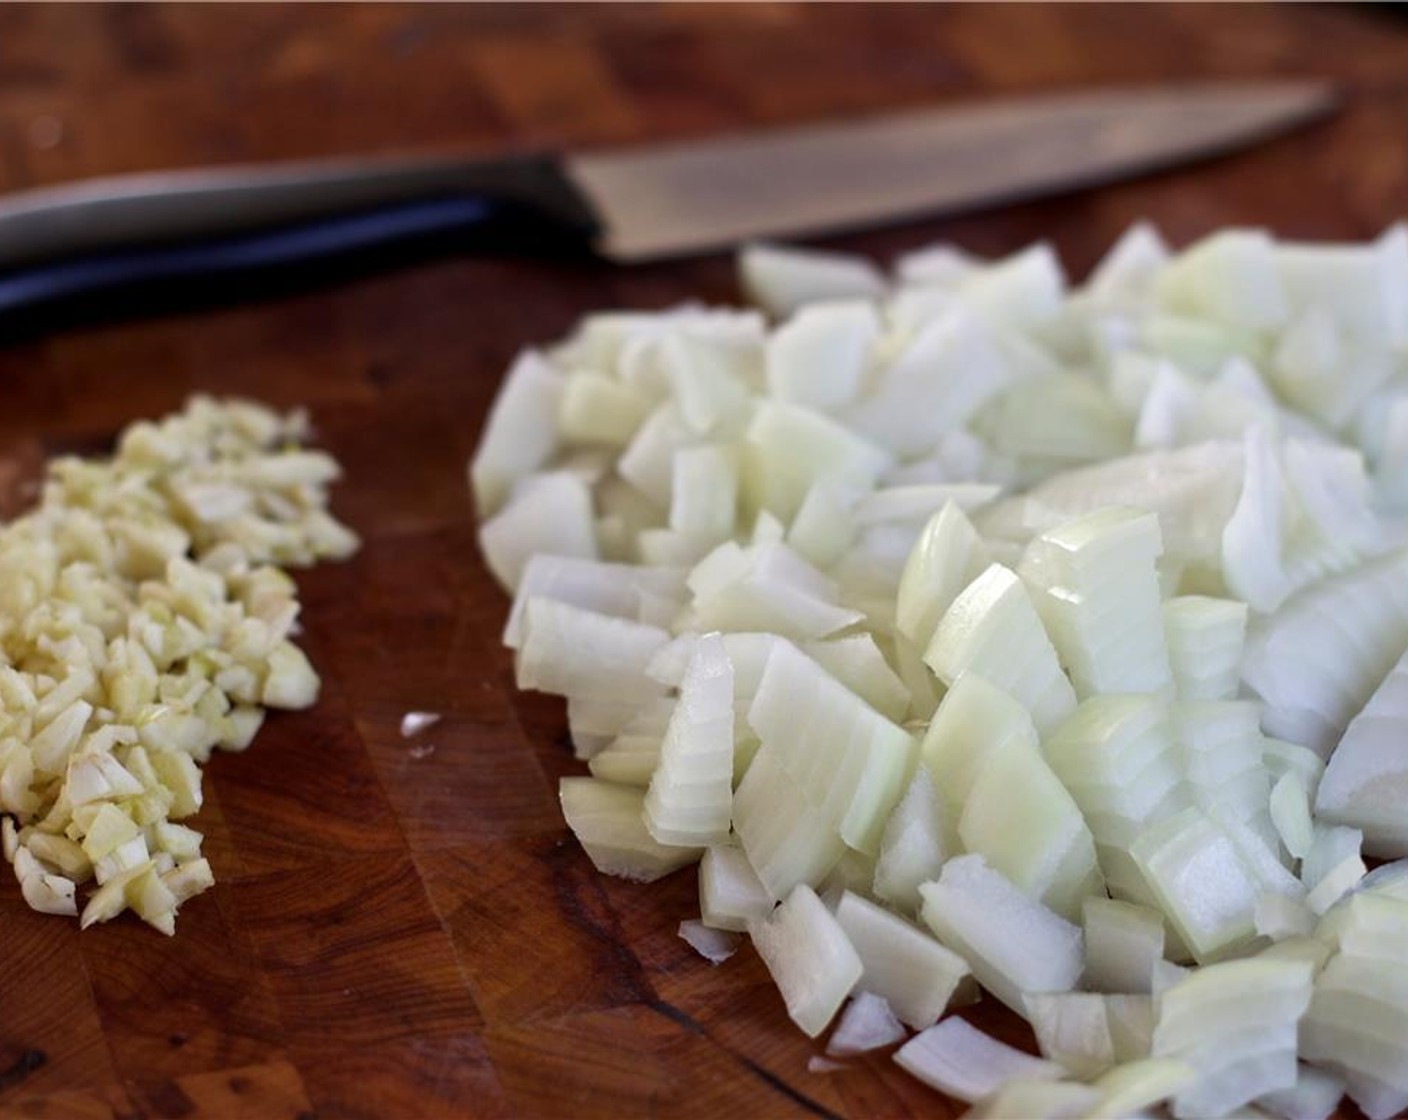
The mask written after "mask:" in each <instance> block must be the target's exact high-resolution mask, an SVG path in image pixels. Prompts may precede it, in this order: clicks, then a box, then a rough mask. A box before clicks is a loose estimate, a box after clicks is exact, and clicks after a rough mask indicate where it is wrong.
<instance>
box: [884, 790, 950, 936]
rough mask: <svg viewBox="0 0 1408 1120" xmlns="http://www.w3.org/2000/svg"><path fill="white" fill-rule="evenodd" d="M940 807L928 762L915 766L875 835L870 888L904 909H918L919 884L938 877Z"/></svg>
mask: <svg viewBox="0 0 1408 1120" xmlns="http://www.w3.org/2000/svg"><path fill="white" fill-rule="evenodd" d="M951 831H952V829H951V828H950V829H946V828H945V827H944V808H943V805H942V803H941V802H940V800H939V797H938V794H937V793H936V792H935V790H934V779H933V777H932V776H931V775H930V772H929V768H928V767H927V766H920V767H918V768H917V769H916V770H915V772H914V777H913V778H912V779H911V780H910V783H909V788H908V789H906V790H905V793H904V796H903V797H901V798H900V800H899V803H898V804H897V805H896V806H895V807H894V809H893V810H891V812H890V817H889V819H888V820H887V821H886V822H885V832H884V834H883V835H882V836H881V838H880V855H879V858H878V859H877V860H876V862H875V881H874V885H873V890H874V894H875V896H876V898H879V899H881V900H882V901H884V902H887V903H889V904H890V905H891V906H893V907H895V908H896V909H898V910H900V911H902V912H904V913H906V914H917V913H918V912H919V905H920V901H921V900H920V897H919V887H920V885H921V884H923V883H927V882H930V881H931V880H933V879H937V878H938V877H939V872H940V871H942V870H943V865H944V860H945V859H946V858H947V856H948V852H949V851H950V839H949V833H950V832H951Z"/></svg>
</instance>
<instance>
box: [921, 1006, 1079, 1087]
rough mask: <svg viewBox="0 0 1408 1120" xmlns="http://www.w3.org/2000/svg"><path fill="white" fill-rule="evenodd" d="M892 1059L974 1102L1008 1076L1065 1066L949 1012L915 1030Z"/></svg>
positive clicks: (1045, 1074) (1046, 1077) (1051, 1073)
mask: <svg viewBox="0 0 1408 1120" xmlns="http://www.w3.org/2000/svg"><path fill="white" fill-rule="evenodd" d="M895 1061H896V1062H897V1063H898V1064H899V1065H900V1066H901V1068H903V1069H904V1070H906V1071H907V1072H909V1073H911V1074H913V1075H914V1076H915V1077H917V1078H918V1079H919V1080H920V1081H922V1082H924V1084H926V1085H929V1086H931V1087H933V1088H935V1089H937V1090H939V1092H941V1093H946V1094H947V1095H948V1096H950V1097H954V1098H956V1099H958V1100H960V1101H967V1102H968V1103H969V1104H973V1103H975V1102H977V1101H980V1100H983V1099H984V1098H986V1097H990V1096H992V1095H993V1094H994V1093H996V1092H998V1091H999V1090H1000V1089H1001V1088H1002V1087H1003V1086H1004V1085H1007V1084H1008V1083H1009V1082H1013V1081H1056V1080H1059V1079H1060V1078H1061V1077H1062V1076H1064V1073H1065V1071H1064V1070H1063V1069H1062V1068H1061V1067H1060V1066H1058V1065H1056V1064H1055V1063H1054V1062H1046V1061H1042V1060H1041V1059H1040V1058H1034V1057H1032V1056H1031V1055H1030V1054H1025V1053H1023V1052H1022V1051H1021V1050H1014V1049H1013V1048H1012V1047H1011V1046H1008V1045H1006V1044H1005V1043H1001V1042H998V1041H997V1039H995V1038H993V1037H992V1036H991V1035H986V1034H984V1033H983V1032H982V1031H980V1030H978V1029H977V1028H976V1027H973V1026H971V1025H970V1024H968V1023H967V1022H965V1021H964V1020H963V1019H959V1018H956V1017H950V1018H948V1019H945V1020H944V1021H943V1022H942V1023H939V1024H938V1025H937V1026H933V1027H930V1028H929V1029H928V1030H926V1031H922V1032H920V1033H919V1034H917V1035H915V1036H914V1037H913V1038H911V1039H910V1040H909V1041H908V1042H906V1043H905V1044H904V1045H903V1046H901V1047H900V1048H899V1049H898V1050H897V1051H895Z"/></svg>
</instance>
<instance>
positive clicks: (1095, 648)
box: [1021, 507, 1171, 697]
mask: <svg viewBox="0 0 1408 1120" xmlns="http://www.w3.org/2000/svg"><path fill="white" fill-rule="evenodd" d="M1162 552H1163V540H1162V537H1161V536H1160V533H1159V522H1158V518H1156V517H1155V516H1154V515H1153V514H1150V513H1145V512H1144V511H1142V510H1136V509H1121V508H1119V507H1112V508H1109V509H1104V510H1100V511H1097V512H1095V513H1091V514H1087V515H1085V516H1084V517H1080V518H1077V519H1075V520H1074V521H1070V522H1067V523H1065V524H1064V525H1061V526H1058V527H1056V528H1054V529H1049V530H1047V531H1046V532H1045V533H1043V534H1042V535H1041V536H1039V537H1037V538H1036V539H1035V540H1034V541H1032V543H1031V544H1030V545H1028V546H1027V554H1026V556H1025V557H1024V558H1023V560H1022V565H1021V573H1022V576H1023V578H1024V579H1025V580H1026V581H1027V583H1028V585H1029V586H1031V587H1032V588H1034V589H1035V590H1034V602H1035V603H1036V606H1037V610H1038V612H1039V613H1040V614H1041V616H1042V619H1043V621H1044V622H1045V623H1046V627H1047V630H1048V631H1049V632H1050V634H1051V638H1052V641H1053V643H1054V644H1055V646H1056V650H1057V652H1058V653H1059V654H1060V657H1061V661H1062V663H1063V664H1064V665H1065V666H1066V667H1067V668H1068V669H1069V670H1070V672H1071V679H1072V681H1073V683H1074V684H1075V687H1076V693H1077V695H1079V696H1081V697H1085V696H1089V695H1092V694H1094V693H1097V692H1118V693H1136V692H1163V691H1165V690H1166V689H1167V688H1168V687H1169V685H1170V683H1171V675H1170V670H1169V661H1168V654H1167V651H1166V649H1165V646H1164V639H1163V631H1162V627H1161V625H1160V621H1161V610H1160V604H1159V580H1158V573H1157V571H1156V570H1155V562H1156V561H1157V559H1158V557H1159V556H1160V555H1161V554H1162Z"/></svg>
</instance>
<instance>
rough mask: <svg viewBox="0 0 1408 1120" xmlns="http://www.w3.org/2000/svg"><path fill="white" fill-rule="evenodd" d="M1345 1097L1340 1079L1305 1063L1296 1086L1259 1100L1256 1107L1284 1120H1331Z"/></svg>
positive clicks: (1301, 1065) (1301, 1067)
mask: <svg viewBox="0 0 1408 1120" xmlns="http://www.w3.org/2000/svg"><path fill="white" fill-rule="evenodd" d="M1343 1096H1344V1082H1343V1081H1342V1080H1341V1079H1340V1078H1338V1077H1336V1076H1335V1075H1334V1074H1332V1073H1326V1072H1325V1071H1324V1070H1322V1069H1316V1068H1315V1067H1314V1066H1312V1065H1307V1064H1306V1063H1304V1062H1301V1063H1300V1065H1299V1066H1297V1067H1296V1083H1295V1085H1293V1086H1292V1087H1291V1088H1289V1089H1278V1090H1276V1091H1275V1092H1274V1093H1266V1094H1265V1095H1263V1096H1260V1097H1258V1098H1257V1099H1256V1106H1257V1107H1258V1108H1261V1109H1265V1110H1266V1111H1267V1112H1269V1113H1271V1115H1273V1116H1280V1117H1282V1120H1329V1118H1330V1117H1331V1116H1332V1115H1333V1114H1334V1111H1335V1109H1336V1108H1337V1107H1338V1106H1339V1103H1340V1098H1341V1097H1343Z"/></svg>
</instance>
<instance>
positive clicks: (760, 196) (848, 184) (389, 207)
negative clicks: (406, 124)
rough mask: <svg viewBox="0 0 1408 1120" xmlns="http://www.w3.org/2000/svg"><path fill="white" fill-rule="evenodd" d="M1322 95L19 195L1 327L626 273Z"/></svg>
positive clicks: (1211, 137) (1275, 117)
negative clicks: (445, 276) (53, 316)
mask: <svg viewBox="0 0 1408 1120" xmlns="http://www.w3.org/2000/svg"><path fill="white" fill-rule="evenodd" d="M1333 100H1334V98H1333V93H1332V91H1331V90H1330V89H1329V87H1328V86H1326V85H1325V84H1323V83H1319V82H1298V81H1283V82H1271V81H1267V82H1249V83H1236V84H1208V85H1200V86H1180V87H1170V88H1163V89H1142V90H1107V91H1102V92H1096V93H1083V94H1069V95H1060V96H1043V97H1030V98H1020V99H1012V100H1005V101H998V102H986V103H981V104H975V105H970V106H963V107H957V108H947V109H927V110H920V111H914V112H907V113H902V114H891V115H883V116H875V117H871V118H868V119H861V120H857V121H853V122H849V123H844V124H826V125H814V126H807V127H802V128H794V129H787V130H779V131H772V132H761V133H750V134H743V135H737V136H722V137H714V138H708V139H703V140H696V141H688V142H683V143H671V144H662V145H655V146H643V147H638V148H626V149H621V150H605V151H592V152H586V153H581V154H575V155H567V156H562V157H555V156H508V157H505V158H500V159H493V160H467V159H452V158H431V159H401V160H387V159H351V160H337V161H325V162H310V163H296V164H295V163H290V164H266V165H255V166H233V167H220V168H210V169H201V170H191V171H172V172H159V173H154V174H143V175H132V176H123V177H118V178H108V179H95V180H89V181H86V182H79V183H75V184H70V185H65V186H60V187H54V188H46V189H41V190H34V191H28V192H23V193H17V194H12V195H9V196H0V325H3V324H7V323H8V324H10V325H13V324H14V323H15V322H17V321H18V322H23V321H25V320H27V319H29V318H30V317H32V316H36V315H42V314H44V313H53V312H55V311H60V312H62V311H64V310H68V311H74V310H77V313H78V314H79V315H82V314H83V313H84V311H85V310H86V311H88V312H92V311H98V312H99V313H102V311H103V309H104V308H106V309H107V310H109V311H111V310H112V309H117V310H118V311H126V310H151V309H153V308H158V307H163V306H167V305H169V304H171V303H173V302H175V303H180V304H187V303H189V302H192V301H193V300H196V301H207V300H208V299H211V298H214V299H220V298H226V297H230V296H233V297H244V298H248V297H250V296H258V295H260V294H263V293H264V292H265V291H267V290H283V289H285V288H287V287H290V286H301V285H302V284H303V283H305V282H307V281H309V280H312V281H321V280H326V279H329V278H336V277H337V276H340V275H344V274H347V273H348V272H362V271H366V270H367V269H368V268H369V267H370V268H376V267H380V266H382V265H384V264H387V263H397V262H398V261H399V260H401V259H403V258H407V257H416V258H419V257H423V256H425V255H427V254H439V253H443V252H447V251H460V252H463V251H492V252H512V251H533V252H541V251H550V252H555V251H560V250H565V251H570V252H595V253H597V254H600V255H602V256H605V257H607V258H609V259H612V260H615V261H620V262H635V261H647V260H654V259H662V258H669V257H675V256H681V255H685V254H691V253H698V252H704V251H708V250H711V249H719V248H725V247H727V246H730V245H733V244H736V243H737V242H740V241H744V240H748V239H752V238H760V237H779V236H786V237H799V236H802V237H809V236H816V235H820V234H830V233H837V232H842V231H847V230H853V229H859V228H863V227H867V226H874V225H878V224H887V223H895V222H899V221H903V220H905V219H908V218H915V217H919V216H932V215H938V214H947V213H953V212H956V211H960V210H970V209H975V208H979V207H983V206H991V205H994V204H998V203H1002V202H1010V201H1015V200H1019V199H1028V198H1033V197H1037V196H1041V195H1047V194H1053V193H1057V192H1060V191H1068V190H1073V189H1076V188H1081V187H1088V186H1093V185H1095V184H1098V183H1102V182H1109V181H1111V180H1114V179H1119V178H1125V177H1128V176H1132V175H1136V174H1140V173H1144V172H1149V171H1152V170H1155V169H1158V168H1161V167H1167V166H1170V165H1174V164H1177V163H1182V162H1185V161H1189V160H1193V159H1197V158H1203V157H1208V156H1211V155H1215V154H1218V153H1221V152H1226V151H1230V150H1233V149H1236V148H1239V147H1243V146H1245V145H1248V144H1251V143H1254V142H1256V141H1258V140H1262V139H1265V138H1268V137H1270V136H1272V135H1275V134H1277V133H1280V132H1283V131H1285V130H1287V129H1289V128H1292V127H1294V126H1296V125H1299V124H1303V123H1305V122H1307V121H1309V120H1312V119H1314V118H1316V117H1318V116H1320V115H1322V114H1324V113H1325V112H1327V111H1328V110H1329V109H1330V108H1331V107H1332V105H1333Z"/></svg>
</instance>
